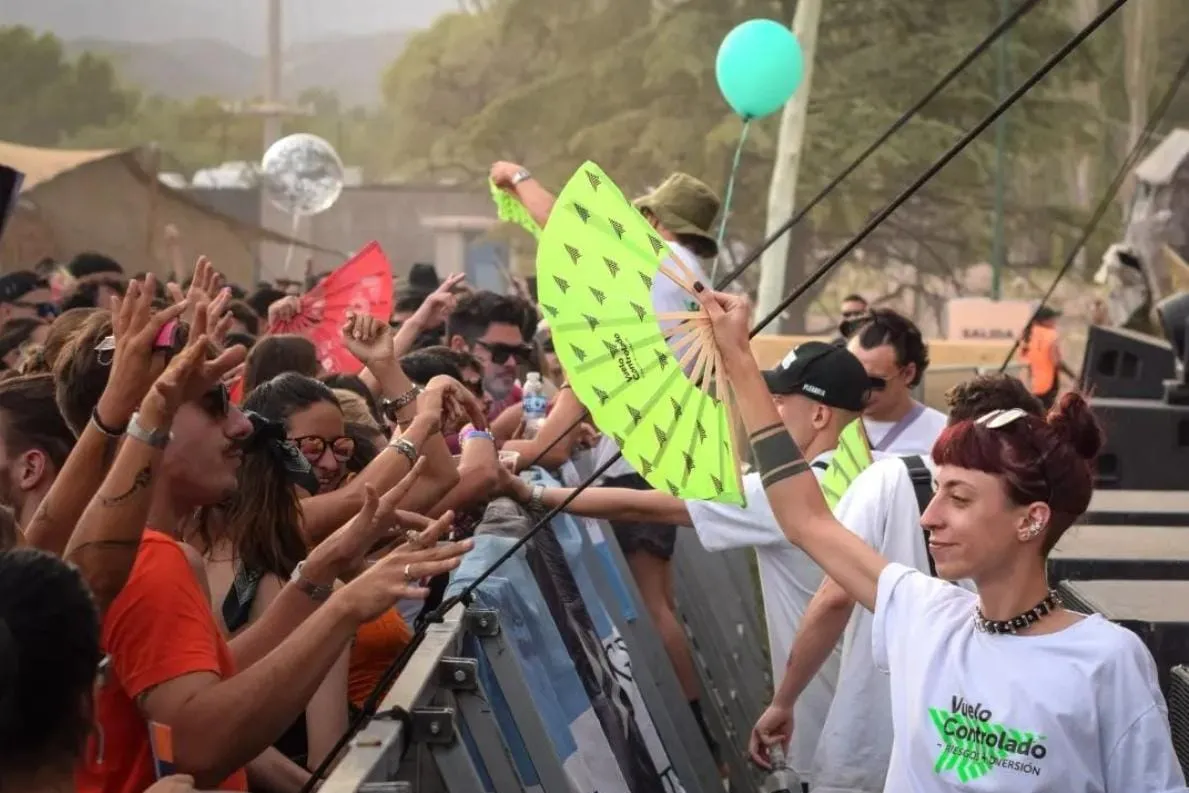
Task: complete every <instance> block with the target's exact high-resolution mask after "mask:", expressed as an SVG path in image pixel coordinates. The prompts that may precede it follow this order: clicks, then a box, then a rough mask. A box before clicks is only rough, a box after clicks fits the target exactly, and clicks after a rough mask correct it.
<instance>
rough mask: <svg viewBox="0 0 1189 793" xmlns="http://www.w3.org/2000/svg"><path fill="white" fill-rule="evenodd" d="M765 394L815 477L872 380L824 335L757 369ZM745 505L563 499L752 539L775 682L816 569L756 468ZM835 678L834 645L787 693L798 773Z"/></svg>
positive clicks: (650, 497) (557, 496) (546, 499)
mask: <svg viewBox="0 0 1189 793" xmlns="http://www.w3.org/2000/svg"><path fill="white" fill-rule="evenodd" d="M764 379H765V380H766V381H767V383H768V390H769V391H770V392H771V394H772V401H773V402H774V403H775V404H776V410H777V412H778V413H779V414H780V417H781V419H782V420H783V422H784V425H785V427H787V428H788V431H789V433H790V434H791V435H792V436H793V437H794V438H795V439H796V440H797V445H798V446H799V447H800V448H802V449H804V450H805V457H806V459H808V460H812V466H813V471H814V473H815V474H816V475H817V477H818V478H819V479H820V478H821V477H822V476H823V475H824V474H825V472H826V468H827V467H828V466H829V463H830V459H831V458H832V457H833V454H834V449H835V447H836V446H837V445H838V435H839V433H841V432H842V430H843V428H844V427H846V425H848V424H850V423H851V422H852V421H854V420H855V419H857V418H858V417H859V415H860V414H861V413H862V412H863V407H864V405H865V403H866V400H867V395H868V393H869V392H870V391H871V390H872V388H874V387H876V386H878V385H879V383H877V382H874V381H873V380H872V378H870V377H869V376H868V375H867V372H866V370H864V369H863V365H862V364H861V363H859V360H858V358H856V357H855V356H854V355H853V354H852V353H851V352H849V351H848V350H847V349H846V348H844V347H839V346H837V345H834V344H826V343H825V342H817V341H813V342H805V343H804V344H802V345H800V346H799V347H797V348H796V349H794V350H793V351H792V352H790V353H789V354H788V356H787V357H786V358H785V359H784V361H783V362H782V363H781V364H780V366H778V367H777V368H775V369H772V370H770V371H768V372H765V373H764ZM509 486H510V487H511V488H512V491H513V494H514V495H515V496H516V497H517V498H518V499H519V500H521V501H523V502H526V503H531V502H533V501H538V502H540V504H541V505H542V507H544V508H547V509H552V508H554V507H558V506H561V505H562V503H563V502H564V501H565V499H567V498H568V497H569V496H570V494H571V493H573V491H572V490H570V489H568V488H542V487H539V486H538V487H531V486H530V485H529V484H528V483H527V482H524V481H522V480H520V479H516V480H515V482H512V481H510V480H509ZM743 492H744V495H745V496H746V498H747V505H746V506H743V507H739V506H735V505H733V504H721V503H718V502H713V501H682V500H681V499H679V498H676V497H674V496H672V495H670V494H668V493H664V492H660V491H657V490H650V491H636V490H627V489H623V488H613V487H597V488H589V489H587V490H585V491H583V492H582V493H579V494H578V496H577V497H576V498H575V499H574V500H573V501H571V502H570V503H569V504H568V505H566V507H565V509H566V511H567V512H570V513H572V514H575V515H582V516H585V517H591V518H599V519H604V520H613V519H622V518H625V517H626V518H630V519H632V520H639V521H647V522H651V523H672V524H677V525H680V526H692V527H693V528H694V530H695V531H697V533H698V539H699V540H701V542H702V545H703V546H705V547H706V548H707V550H711V551H725V550H729V549H732V548H754V549H755V551H756V558H757V560H758V563H759V573H760V586H761V588H762V590H763V594H764V614H765V618H766V622H767V628H768V641H769V645H770V646H769V650H770V657H771V659H772V679H773V683H774V684H775V685H777V686H779V685H780V682H781V678H782V677H783V676H784V668H785V664H784V659H785V658H787V657H788V653H789V649H790V648H791V647H792V642H793V636H794V634H795V633H796V631H797V626H798V625H799V624H800V622H801V617H802V615H804V613H805V608H806V606H807V605H808V604H809V601H810V599H811V598H812V597H813V595H814V593H815V592H816V591H817V588H818V586H819V585H820V584H821V582H822V570H821V568H820V567H818V566H817V564H815V563H814V562H813V560H812V559H810V558H809V557H808V556H806V555H805V554H804V553H803V552H802V551H801V550H800V549H798V548H796V547H795V546H793V545H792V544H790V543H789V541H788V540H786V539H785V537H784V533H783V532H782V531H781V529H780V525H779V524H778V523H777V522H776V518H775V517H774V516H773V514H772V509H771V508H770V507H769V506H768V498H767V496H765V495H764V486H763V483H762V482H761V481H760V474H759V473H758V472H753V473H749V474H747V475H745V476H744V477H743ZM837 678H838V654H837V653H834V655H833V658H832V659H830V660H829V661H827V662H826V663H825V664H824V665H823V666H822V668H821V670H820V672H819V673H818V674H817V675H815V677H814V679H813V681H812V682H811V683H810V684H809V685H808V686H807V687H806V690H805V692H804V694H803V695H802V696H801V697H800V698H798V700H797V714H796V718H797V732H796V734H795V736H794V740H793V743H792V745H791V748H790V752H789V765H790V767H792V769H793V770H794V771H795V772H796V773H797V774H798V775H799V776H800V777H801V778H802V779H804V778H806V777H807V776H808V772H809V766H810V764H811V762H812V760H813V752H814V749H815V747H816V746H817V740H818V735H819V733H820V732H821V727H822V724H823V723H824V722H825V718H826V713H827V711H828V710H829V707H830V701H831V699H832V698H833V696H834V685H835V682H836V681H837Z"/></svg>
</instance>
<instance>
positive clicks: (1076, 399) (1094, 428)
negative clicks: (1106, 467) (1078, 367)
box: [1047, 392, 1105, 461]
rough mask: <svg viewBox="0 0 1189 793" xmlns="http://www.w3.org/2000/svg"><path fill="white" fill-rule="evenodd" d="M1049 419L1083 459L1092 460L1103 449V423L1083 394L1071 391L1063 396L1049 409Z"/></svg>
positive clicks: (1053, 426)
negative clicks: (1101, 423) (1100, 422)
mask: <svg viewBox="0 0 1189 793" xmlns="http://www.w3.org/2000/svg"><path fill="white" fill-rule="evenodd" d="M1047 420H1048V423H1049V426H1050V427H1052V428H1053V431H1054V432H1056V433H1057V434H1058V435H1059V436H1060V437H1061V438H1062V439H1063V440H1065V441H1066V442H1067V443H1068V444H1069V445H1070V446H1072V447H1073V448H1074V450H1075V451H1076V452H1077V453H1078V456H1079V457H1081V458H1082V459H1083V460H1086V461H1091V460H1093V459H1094V458H1095V457H1097V456H1098V453H1099V452H1101V451H1102V446H1103V442H1104V441H1105V436H1104V434H1103V432H1102V425H1100V424H1099V423H1098V419H1097V418H1096V417H1095V416H1094V411H1093V410H1091V409H1090V403H1088V402H1087V401H1086V400H1085V398H1084V397H1083V396H1082V395H1081V394H1079V393H1077V392H1070V393H1067V394H1065V395H1064V396H1062V397H1061V400H1060V401H1059V402H1058V403H1057V406H1056V407H1054V408H1053V409H1052V410H1050V411H1049V415H1048V419H1047Z"/></svg>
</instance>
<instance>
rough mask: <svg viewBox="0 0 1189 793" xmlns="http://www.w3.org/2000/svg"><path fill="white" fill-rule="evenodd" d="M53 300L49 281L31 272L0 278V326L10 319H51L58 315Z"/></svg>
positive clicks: (18, 272) (26, 271)
mask: <svg viewBox="0 0 1189 793" xmlns="http://www.w3.org/2000/svg"><path fill="white" fill-rule="evenodd" d="M53 300H54V299H53V295H52V294H51V293H50V284H49V281H47V280H45V279H44V278H42V277H41V276H39V275H38V274H37V273H35V272H32V271H31V270H18V271H16V272H15V273H8V274H7V275H3V276H0V325H3V324H4V323H5V322H7V321H8V320H10V319H19V318H30V319H33V318H41V319H53V318H54V317H56V316H57V315H58V307H57V306H56V305H55V304H54V302H53Z"/></svg>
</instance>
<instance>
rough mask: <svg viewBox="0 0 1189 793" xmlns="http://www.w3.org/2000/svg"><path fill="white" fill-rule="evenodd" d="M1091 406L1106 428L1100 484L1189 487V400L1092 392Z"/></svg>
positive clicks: (1098, 473) (1098, 476) (1138, 487)
mask: <svg viewBox="0 0 1189 793" xmlns="http://www.w3.org/2000/svg"><path fill="white" fill-rule="evenodd" d="M1090 407H1091V408H1092V409H1093V410H1094V415H1096V416H1097V417H1098V420H1099V422H1101V423H1102V426H1103V429H1104V430H1105V431H1106V446H1105V447H1104V448H1103V450H1102V454H1100V455H1099V456H1098V461H1097V471H1096V476H1095V485H1096V486H1097V487H1103V488H1119V489H1122V490H1185V489H1189V405H1170V404H1168V403H1167V402H1165V401H1164V400H1163V399H1160V400H1155V399H1103V398H1101V397H1098V396H1092V397H1091V398H1090Z"/></svg>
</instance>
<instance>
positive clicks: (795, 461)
mask: <svg viewBox="0 0 1189 793" xmlns="http://www.w3.org/2000/svg"><path fill="white" fill-rule="evenodd" d="M751 448H752V451H754V452H755V457H756V463H757V464H758V466H759V469H760V481H761V482H762V483H763V485H764V487H766V488H767V487H771V486H772V485H774V484H776V483H777V482H780V481H782V480H784V479H788V478H789V477H790V476H797V475H798V474H803V473H805V472H806V471H808V470H809V463H807V462H806V461H805V456H804V455H803V454H801V450H800V449H798V448H797V444H796V443H794V442H793V439H792V437H791V436H790V435H789V433H788V430H787V429H785V427H784V425H782V424H772V425H769V426H767V427H764V428H763V429H761V430H759V431H757V432H753V433H752V434H751Z"/></svg>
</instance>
